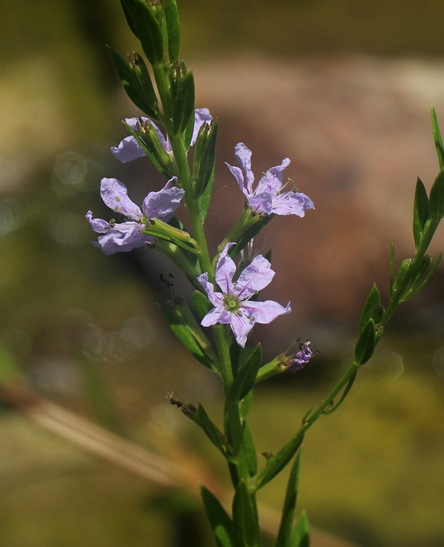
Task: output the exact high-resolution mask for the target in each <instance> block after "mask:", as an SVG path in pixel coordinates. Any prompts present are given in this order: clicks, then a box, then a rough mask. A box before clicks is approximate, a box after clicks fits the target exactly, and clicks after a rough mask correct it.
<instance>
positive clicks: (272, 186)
mask: <svg viewBox="0 0 444 547" xmlns="http://www.w3.org/2000/svg"><path fill="white" fill-rule="evenodd" d="M234 155H235V157H236V159H237V161H238V163H239V164H240V166H241V167H242V169H240V168H239V167H236V166H233V165H230V164H229V163H227V164H226V165H227V166H228V169H229V170H230V171H231V173H232V174H233V175H234V177H235V179H236V180H237V183H238V184H239V188H240V189H241V190H242V192H243V194H244V196H245V197H246V198H247V203H248V205H249V207H250V209H251V210H252V211H253V212H255V213H260V214H263V215H272V214H274V215H297V216H298V217H303V216H304V215H305V211H306V209H314V205H313V202H312V201H311V199H310V198H309V197H308V196H306V195H305V194H302V193H300V192H296V191H295V190H290V191H289V192H282V190H283V189H284V186H283V185H282V171H283V170H284V169H285V168H286V167H287V166H288V165H289V164H290V160H289V159H288V158H285V159H284V160H283V161H282V163H281V165H277V166H276V167H271V168H270V169H269V170H268V171H267V172H266V173H265V174H264V175H263V176H262V178H261V179H260V180H259V182H258V183H257V185H256V189H255V190H253V182H254V175H253V171H252V170H251V150H249V149H248V148H247V147H246V146H245V144H244V143H242V142H240V143H238V144H237V145H236V146H235V149H234ZM242 170H243V171H242Z"/></svg>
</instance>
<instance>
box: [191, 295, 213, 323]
mask: <svg viewBox="0 0 444 547" xmlns="http://www.w3.org/2000/svg"><path fill="white" fill-rule="evenodd" d="M191 303H192V304H193V308H194V311H195V312H196V315H197V317H198V318H199V319H200V320H202V319H203V318H204V317H205V315H206V314H207V313H208V312H209V311H210V310H211V308H212V307H213V305H212V304H211V302H210V301H209V300H208V298H207V297H206V296H205V295H204V294H203V293H201V292H200V291H194V292H193V294H192V295H191Z"/></svg>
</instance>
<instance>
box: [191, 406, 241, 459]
mask: <svg viewBox="0 0 444 547" xmlns="http://www.w3.org/2000/svg"><path fill="white" fill-rule="evenodd" d="M189 418H191V420H193V422H195V423H196V424H197V425H198V426H200V427H201V428H202V429H203V431H204V432H205V434H206V436H207V437H208V438H209V439H210V441H211V442H212V443H213V444H214V446H215V447H216V448H217V449H218V450H219V452H221V453H222V455H223V456H224V457H225V458H226V459H227V460H229V461H231V459H232V458H231V454H230V452H231V451H230V449H229V447H228V443H227V439H226V437H225V435H224V434H223V433H222V432H221V431H220V429H219V428H218V427H217V426H216V425H215V424H214V423H213V422H212V421H211V419H210V417H209V416H208V414H207V412H206V410H205V409H204V407H203V406H202V405H201V404H200V405H199V407H198V409H197V412H195V413H193V414H191V415H190V416H189Z"/></svg>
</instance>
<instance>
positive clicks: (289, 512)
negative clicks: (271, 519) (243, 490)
mask: <svg viewBox="0 0 444 547" xmlns="http://www.w3.org/2000/svg"><path fill="white" fill-rule="evenodd" d="M300 470H301V452H298V454H297V456H296V458H295V461H294V464H293V466H292V468H291V471H290V476H289V477H288V483H287V491H286V494H285V501H284V507H283V510H282V518H281V524H280V527H279V533H278V537H277V541H276V547H287V546H288V545H289V541H290V536H291V531H292V529H293V519H294V514H295V510H296V502H297V497H298V485H299V477H300Z"/></svg>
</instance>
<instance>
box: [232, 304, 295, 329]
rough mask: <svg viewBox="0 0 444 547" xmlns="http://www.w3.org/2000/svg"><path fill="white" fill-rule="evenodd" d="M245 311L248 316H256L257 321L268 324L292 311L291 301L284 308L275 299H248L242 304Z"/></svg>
mask: <svg viewBox="0 0 444 547" xmlns="http://www.w3.org/2000/svg"><path fill="white" fill-rule="evenodd" d="M241 309H242V310H243V311H245V314H246V315H247V316H248V317H254V319H255V321H256V323H261V324H265V325H266V324H268V323H271V322H272V321H273V320H274V319H276V317H279V315H285V314H287V313H290V312H291V307H290V303H288V304H287V306H286V307H285V308H284V306H281V305H280V304H278V302H275V301H274V300H266V301H265V302H252V301H251V300H248V301H247V302H244V303H243V304H242V308H241Z"/></svg>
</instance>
